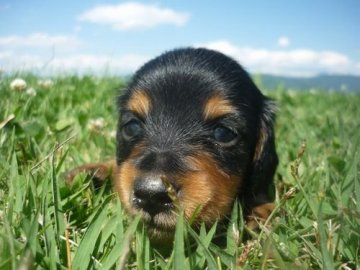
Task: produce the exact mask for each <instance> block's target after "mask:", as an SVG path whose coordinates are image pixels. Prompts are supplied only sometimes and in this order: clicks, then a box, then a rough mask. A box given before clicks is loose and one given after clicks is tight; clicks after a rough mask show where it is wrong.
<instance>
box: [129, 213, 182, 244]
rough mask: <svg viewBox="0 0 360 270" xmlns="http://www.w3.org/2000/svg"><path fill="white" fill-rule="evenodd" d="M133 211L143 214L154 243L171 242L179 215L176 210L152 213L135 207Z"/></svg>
mask: <svg viewBox="0 0 360 270" xmlns="http://www.w3.org/2000/svg"><path fill="white" fill-rule="evenodd" d="M131 213H132V214H134V215H140V216H141V218H142V221H143V222H144V224H145V226H146V228H147V232H148V236H149V238H150V240H151V242H152V243H155V244H156V243H161V244H163V243H171V241H172V240H173V238H174V233H175V227H176V220H177V215H178V214H177V213H176V212H174V211H171V210H169V211H164V212H159V213H156V214H154V215H150V214H149V213H147V212H146V211H144V210H140V209H135V208H133V209H132V211H131Z"/></svg>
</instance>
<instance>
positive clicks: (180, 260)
mask: <svg viewBox="0 0 360 270" xmlns="http://www.w3.org/2000/svg"><path fill="white" fill-rule="evenodd" d="M184 237H185V226H184V215H183V213H181V214H180V215H179V216H178V218H177V222H176V229H175V239H174V269H175V270H184V269H186V268H185V260H186V257H185V241H184Z"/></svg>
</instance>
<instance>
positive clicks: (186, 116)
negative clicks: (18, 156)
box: [67, 48, 278, 242]
mask: <svg viewBox="0 0 360 270" xmlns="http://www.w3.org/2000/svg"><path fill="white" fill-rule="evenodd" d="M118 108H119V119H118V125H117V136H116V142H117V147H116V160H113V161H109V162H106V163H95V164H87V165H84V166H81V167H78V168H76V169H74V170H72V171H70V172H69V173H68V174H67V179H68V181H69V182H71V181H72V179H73V177H74V176H75V175H76V174H78V173H79V172H82V171H86V172H89V173H92V174H94V176H95V178H97V179H100V180H103V179H105V178H107V177H108V176H110V177H111V178H112V183H113V188H114V190H115V191H116V192H117V193H118V194H119V197H120V200H121V202H122V204H123V206H124V207H125V208H126V210H127V211H128V212H129V213H131V214H135V213H141V215H142V217H143V220H144V222H145V223H146V224H147V227H148V232H149V235H150V238H151V239H153V240H154V241H160V242H161V241H166V240H168V239H171V237H172V235H173V233H174V229H175V224H176V217H177V211H179V210H181V211H183V212H184V216H185V217H186V218H187V219H190V218H192V217H193V216H194V215H195V224H199V223H201V222H204V223H205V224H208V225H211V224H212V223H214V222H215V221H218V220H223V219H224V218H225V217H226V216H227V215H229V213H230V212H231V209H232V207H233V204H234V201H235V199H238V200H239V201H240V202H241V203H242V206H243V210H244V214H245V216H246V217H247V222H248V226H250V227H252V228H254V227H255V226H256V224H257V222H258V219H259V220H265V219H266V218H267V217H268V215H269V214H270V212H271V210H272V208H273V206H272V205H273V204H272V201H273V199H274V198H273V197H274V196H273V194H274V186H273V176H274V173H275V170H276V167H277V164H278V158H277V154H276V151H275V142H274V139H275V136H274V130H273V124H274V117H275V112H274V111H275V106H274V103H273V102H272V101H271V100H270V99H268V98H267V97H265V96H264V95H263V94H262V93H261V92H260V91H259V89H258V88H257V87H256V86H255V84H254V83H253V82H252V80H251V78H250V77H249V75H248V74H247V73H246V72H245V71H244V70H243V68H242V67H241V66H240V65H239V64H238V63H237V62H235V61H234V60H233V59H231V58H229V57H227V56H225V55H223V54H221V53H219V52H215V51H212V50H207V49H192V48H185V49H177V50H173V51H170V52H167V53H165V54H162V55H160V56H159V57H156V58H155V59H153V60H151V61H149V62H148V63H146V64H145V65H144V66H143V67H141V68H140V69H139V70H138V71H137V72H136V73H135V75H134V76H133V78H132V80H131V82H130V83H129V84H128V86H127V88H126V89H125V90H124V91H123V92H122V93H121V96H120V97H119V99H118Z"/></svg>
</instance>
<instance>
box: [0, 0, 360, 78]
mask: <svg viewBox="0 0 360 270" xmlns="http://www.w3.org/2000/svg"><path fill="white" fill-rule="evenodd" d="M204 6H206V8H204ZM359 9H360V2H358V1H356V0H347V1H346V2H345V1H341V2H340V1H335V0H330V1H325V0H322V1H317V2H313V1H310V0H306V1H302V3H301V5H294V4H292V3H289V2H287V1H285V0H279V1H277V2H271V3H270V2H263V1H255V2H252V3H247V2H239V1H235V0H232V1H228V2H227V3H226V5H225V4H221V3H218V2H210V3H209V2H205V1H196V2H190V1H189V0H186V1H179V2H171V1H145V0H144V1H113V0H110V1H107V2H106V4H104V3H103V2H101V1H97V0H91V1H86V2H71V1H69V0H66V1H62V2H61V3H60V2H41V1H38V0H37V1H28V2H22V1H11V2H10V1H4V0H0V23H1V24H2V25H6V27H3V28H1V29H0V70H1V71H2V72H5V73H11V72H33V73H35V74H41V75H44V76H46V75H56V74H62V73H66V74H74V73H75V74H97V75H99V74H100V75H101V74H107V73H109V74H112V75H121V76H127V75H130V74H132V73H133V72H134V71H136V69H138V68H139V67H140V66H141V65H142V64H144V63H145V62H146V61H148V60H150V59H151V58H153V57H155V56H157V55H159V54H161V53H163V52H164V51H168V50H171V49H173V48H178V47H189V46H192V47H204V48H209V49H214V50H217V51H220V52H223V53H225V54H226V55H229V56H230V57H232V58H234V59H235V60H236V61H238V62H239V63H240V64H241V65H242V66H243V67H244V68H245V69H246V70H247V71H248V72H249V73H251V74H264V75H274V76H285V77H295V78H296V77H307V78H309V77H316V76H319V75H322V74H326V75H331V76H334V75H350V76H360V47H359V44H360V33H359V32H360V31H359V30H358V29H357V28H356V27H355V26H356V25H358V24H359V23H360V18H359V17H358V14H357V13H356V10H359Z"/></svg>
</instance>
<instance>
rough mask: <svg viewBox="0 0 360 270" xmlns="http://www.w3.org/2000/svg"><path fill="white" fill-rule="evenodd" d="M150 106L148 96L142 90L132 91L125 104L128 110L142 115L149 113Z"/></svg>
mask: <svg viewBox="0 0 360 270" xmlns="http://www.w3.org/2000/svg"><path fill="white" fill-rule="evenodd" d="M150 107H151V100H150V97H149V96H148V95H147V94H146V93H145V92H144V91H141V90H135V91H134V93H133V94H132V95H131V97H130V100H129V102H128V105H127V108H128V109H129V110H130V111H132V112H134V113H136V114H138V115H139V116H142V117H145V116H146V115H147V114H148V113H149V111H150Z"/></svg>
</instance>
